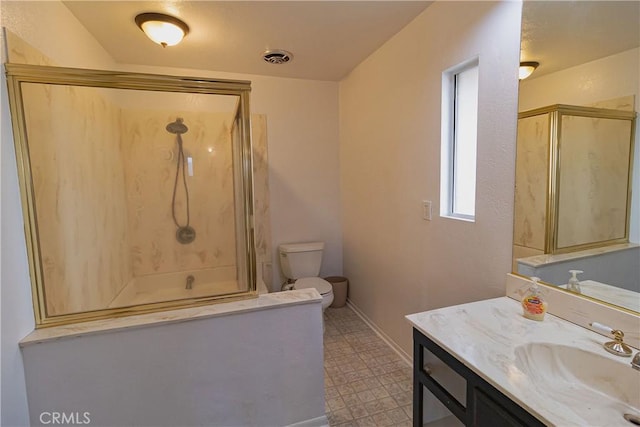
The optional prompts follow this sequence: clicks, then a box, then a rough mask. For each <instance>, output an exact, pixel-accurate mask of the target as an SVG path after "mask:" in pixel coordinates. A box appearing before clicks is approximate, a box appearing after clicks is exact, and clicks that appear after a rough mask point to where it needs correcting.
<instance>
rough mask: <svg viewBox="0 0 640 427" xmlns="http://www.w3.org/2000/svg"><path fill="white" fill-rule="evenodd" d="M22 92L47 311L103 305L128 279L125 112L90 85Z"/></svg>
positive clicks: (32, 88) (30, 87)
mask: <svg viewBox="0 0 640 427" xmlns="http://www.w3.org/2000/svg"><path fill="white" fill-rule="evenodd" d="M23 94H24V99H25V115H26V121H27V129H28V141H29V153H30V163H31V171H32V177H33V189H34V194H35V202H36V208H37V209H36V220H37V228H38V234H39V240H40V254H41V259H42V269H43V276H44V286H45V294H46V300H47V301H46V302H47V311H48V314H49V315H56V314H62V313H72V312H78V311H86V310H96V309H101V308H104V307H105V306H106V305H107V304H108V303H109V301H111V300H112V299H113V298H114V297H115V296H116V295H117V294H118V292H119V291H120V290H121V289H122V288H123V287H124V286H125V284H126V283H127V282H128V281H129V280H130V278H131V262H130V258H129V256H128V248H129V241H128V234H129V232H128V229H129V228H128V224H127V211H126V208H125V206H126V205H125V203H126V195H125V193H124V172H123V168H122V163H121V158H122V156H121V153H120V149H119V132H118V129H119V126H118V123H119V120H120V110H119V109H118V108H117V107H115V106H114V105H113V104H111V103H110V102H109V101H108V100H107V99H105V97H104V96H102V94H101V91H100V90H98V89H93V88H83V87H72V86H54V85H46V86H45V85H40V84H25V85H23Z"/></svg>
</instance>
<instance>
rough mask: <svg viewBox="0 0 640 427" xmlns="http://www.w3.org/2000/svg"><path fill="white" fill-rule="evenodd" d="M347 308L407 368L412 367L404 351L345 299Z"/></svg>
mask: <svg viewBox="0 0 640 427" xmlns="http://www.w3.org/2000/svg"><path fill="white" fill-rule="evenodd" d="M347 306H349V308H350V309H351V310H353V312H354V313H355V314H356V315H357V316H358V317H359V318H360V319H362V321H363V322H364V323H366V324H367V326H369V327H370V328H371V329H372V330H373V332H375V333H376V335H378V336H379V337H380V339H381V340H382V341H384V342H385V343H386V344H387V345H388V346H389V347H391V349H392V350H393V351H395V352H396V353H397V354H398V356H400V358H401V359H402V360H403V361H404V362H405V363H406V364H407V365H408V366H410V367H411V366H413V363H412V361H411V360H412V359H411V357H410V356H409V355H408V354H407V353H405V351H404V350H403V349H402V348H401V347H400V346H399V345H398V344H396V343H395V341H393V340H392V339H391V337H389V335H387V334H385V333H384V332H383V331H382V329H380V328H379V327H378V326H377V325H376V324H375V323H373V321H372V320H371V319H369V318H368V317H367V315H366V314H364V313H363V312H362V310H360V309H359V308H358V306H356V305H355V304H354V303H353V302H352V301H351V300H350V299H347Z"/></svg>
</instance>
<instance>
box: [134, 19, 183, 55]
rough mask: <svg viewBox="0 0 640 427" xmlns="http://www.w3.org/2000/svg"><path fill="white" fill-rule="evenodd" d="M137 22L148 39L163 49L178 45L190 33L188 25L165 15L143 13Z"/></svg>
mask: <svg viewBox="0 0 640 427" xmlns="http://www.w3.org/2000/svg"><path fill="white" fill-rule="evenodd" d="M135 21H136V24H137V25H138V27H140V29H141V30H142V31H144V33H145V34H146V35H147V37H149V38H150V39H151V40H153V41H154V42H155V43H158V44H159V45H161V46H162V47H167V46H175V45H177V44H178V43H180V42H181V41H182V39H183V38H184V36H186V35H187V34H188V33H189V26H188V25H187V24H185V23H184V22H182V21H181V20H179V19H178V18H174V17H173V16H169V15H165V14H163V13H141V14H140V15H138V16H136V19H135Z"/></svg>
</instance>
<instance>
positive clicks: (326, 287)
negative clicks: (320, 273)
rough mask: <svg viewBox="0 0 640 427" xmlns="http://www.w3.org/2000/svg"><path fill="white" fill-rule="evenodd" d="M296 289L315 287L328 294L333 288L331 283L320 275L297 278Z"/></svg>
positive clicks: (319, 291) (321, 292)
mask: <svg viewBox="0 0 640 427" xmlns="http://www.w3.org/2000/svg"><path fill="white" fill-rule="evenodd" d="M294 286H295V288H296V289H310V288H315V289H316V290H317V291H318V293H319V294H320V295H324V294H328V293H329V292H331V291H332V290H333V288H332V287H331V283H329V282H327V281H326V280H324V279H321V278H319V277H304V278H302V279H298V280H296V283H295V285H294Z"/></svg>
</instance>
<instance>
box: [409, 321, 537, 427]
mask: <svg viewBox="0 0 640 427" xmlns="http://www.w3.org/2000/svg"><path fill="white" fill-rule="evenodd" d="M427 352H429V353H431V354H432V355H433V356H431V359H432V360H434V361H437V362H438V363H440V362H442V363H440V364H439V365H438V368H437V371H438V372H436V368H435V367H434V368H433V370H432V369H431V367H430V364H429V362H427V363H426V364H425V362H426V361H427V360H426V359H427V357H426V356H427ZM433 357H435V358H437V359H433ZM443 371H450V372H444V373H443ZM452 376H453V378H452ZM445 379H446V380H445ZM443 382H445V383H447V384H443ZM448 385H451V386H450V387H448ZM460 385H462V389H463V390H462V393H461V392H460V391H461V390H460V388H461V387H459V386H460ZM425 388H426V389H428V390H429V391H430V392H431V393H432V394H433V395H434V396H435V397H437V398H438V400H440V402H442V403H443V404H444V405H445V406H446V407H447V408H448V409H449V410H450V411H451V412H452V413H453V414H454V415H455V416H456V417H457V418H458V419H459V420H460V421H461V422H462V423H463V424H464V425H466V426H477V427H503V426H504V427H507V426H508V427H515V426H518V427H520V426H532V427H533V426H544V424H543V423H541V422H540V421H539V420H538V419H537V418H535V417H534V416H532V415H531V414H530V413H528V412H527V411H526V410H524V409H523V408H522V407H520V406H519V405H518V404H516V403H515V402H513V401H512V400H511V399H509V398H508V397H507V396H505V395H504V394H502V393H501V392H500V391H499V390H497V389H496V388H495V387H493V386H492V385H491V384H489V383H488V382H487V381H485V380H484V379H482V378H481V377H480V376H478V375H477V374H476V373H475V372H473V371H472V370H471V369H469V368H468V367H466V366H465V365H464V364H463V363H461V362H460V361H459V360H458V359H456V358H455V357H453V356H452V355H451V354H449V353H448V352H447V351H446V350H444V349H443V348H441V347H440V346H439V345H437V344H436V343H435V342H433V341H432V340H430V339H429V338H427V337H426V336H425V335H424V334H422V333H421V332H420V331H418V330H417V329H415V328H414V329H413V425H414V427H422V420H423V419H424V418H423V415H424V391H425ZM454 388H455V389H456V390H453V389H454Z"/></svg>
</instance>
